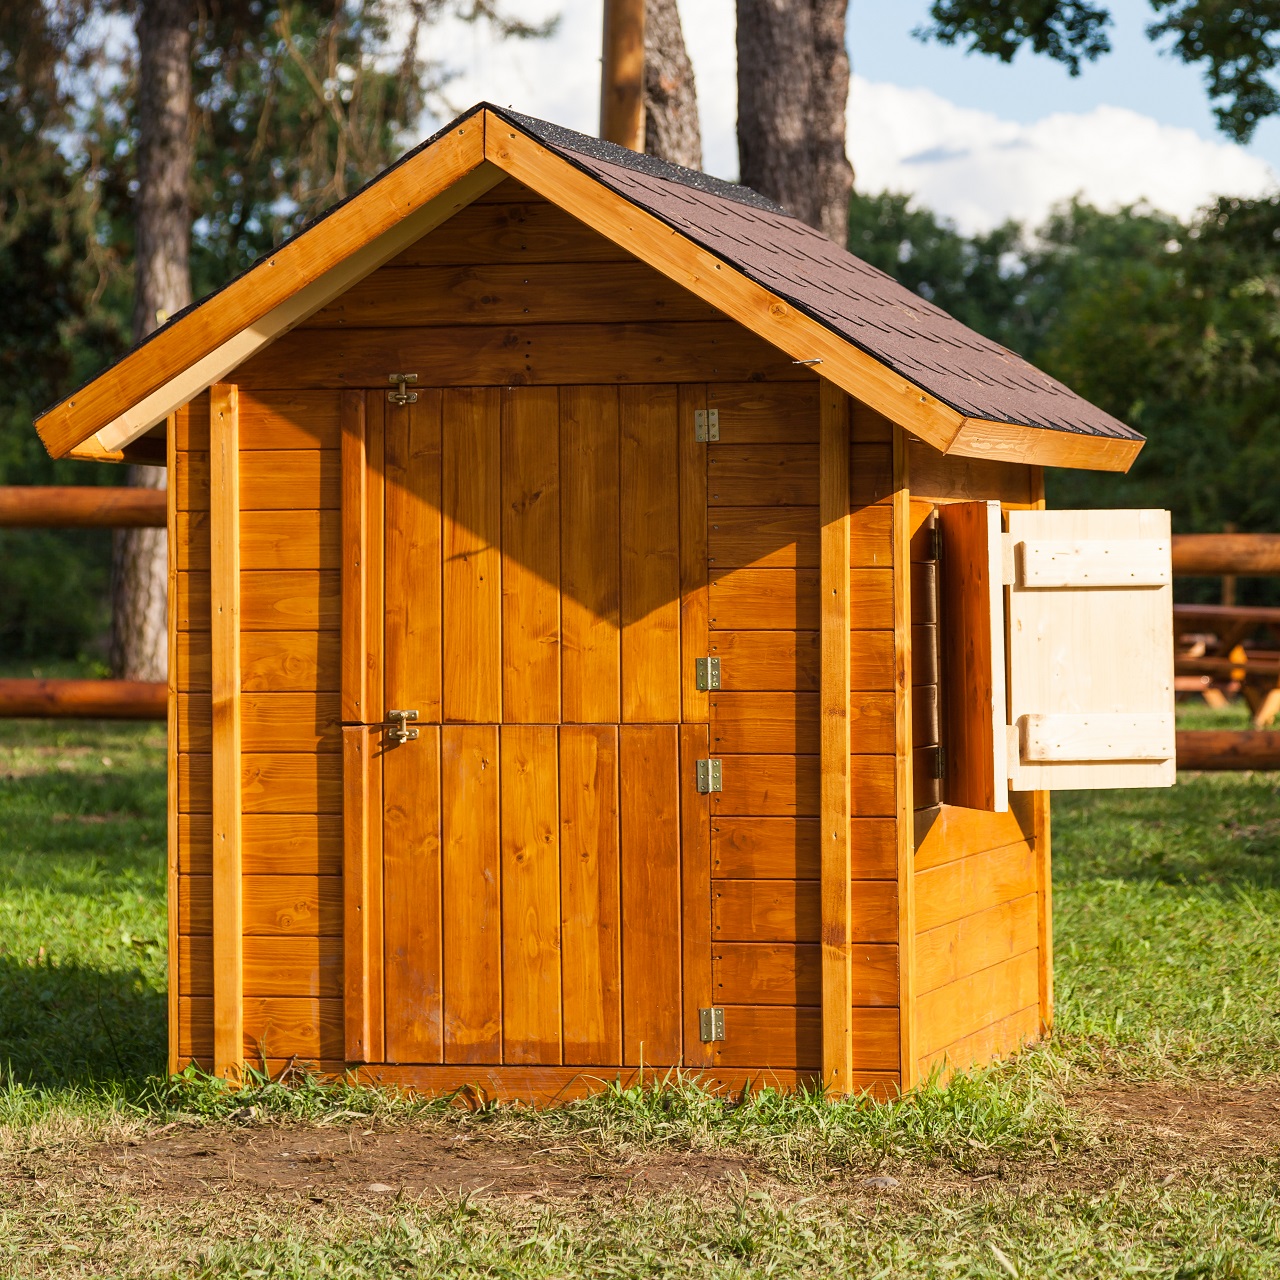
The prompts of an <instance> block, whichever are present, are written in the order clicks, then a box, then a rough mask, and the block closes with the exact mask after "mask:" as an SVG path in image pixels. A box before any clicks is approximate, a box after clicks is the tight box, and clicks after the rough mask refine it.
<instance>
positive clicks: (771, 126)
mask: <svg viewBox="0 0 1280 1280" xmlns="http://www.w3.org/2000/svg"><path fill="white" fill-rule="evenodd" d="M737 6H738V158H739V165H740V168H741V176H742V181H743V182H744V183H746V185H747V186H749V187H754V188H755V189H756V190H757V191H759V192H761V193H762V194H763V195H766V196H769V197H770V199H773V200H776V201H777V202H778V203H779V204H780V205H782V206H783V207H784V208H786V209H787V210H788V211H789V212H791V213H793V214H794V215H795V216H796V217H797V218H800V219H801V220H802V221H804V222H807V223H808V224H809V225H810V226H811V227H816V228H817V229H818V230H819V231H821V232H823V234H824V235H827V236H829V237H830V238H831V239H832V240H834V241H836V242H837V243H838V244H842V245H843V244H844V243H845V241H846V238H847V236H848V219H849V193H850V191H851V190H852V189H853V167H852V166H851V165H850V163H849V160H848V157H847V156H846V154H845V109H846V106H847V104H848V100H849V57H848V54H847V53H846V51H845V44H844V33H845V18H846V15H847V12H848V0H737Z"/></svg>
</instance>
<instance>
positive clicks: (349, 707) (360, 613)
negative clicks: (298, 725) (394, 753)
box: [340, 391, 372, 724]
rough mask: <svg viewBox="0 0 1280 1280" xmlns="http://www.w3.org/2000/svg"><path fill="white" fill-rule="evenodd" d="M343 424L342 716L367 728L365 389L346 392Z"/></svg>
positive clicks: (342, 409)
mask: <svg viewBox="0 0 1280 1280" xmlns="http://www.w3.org/2000/svg"><path fill="white" fill-rule="evenodd" d="M340 412H341V422H342V718H343V720H344V721H346V722H347V723H355V724H363V723H366V722H368V721H369V720H371V719H372V717H371V716H370V715H369V714H368V711H367V708H366V705H365V703H366V692H367V680H368V659H369V634H368V605H367V599H366V597H367V592H368V579H369V565H368V562H367V561H368V533H369V529H368V517H369V512H368V501H367V487H368V480H369V466H368V447H367V446H368V422H367V419H366V416H365V397H364V392H363V391H344V392H343V393H342V404H341V411H340Z"/></svg>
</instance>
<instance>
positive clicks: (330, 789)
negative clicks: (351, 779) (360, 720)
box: [178, 752, 342, 814]
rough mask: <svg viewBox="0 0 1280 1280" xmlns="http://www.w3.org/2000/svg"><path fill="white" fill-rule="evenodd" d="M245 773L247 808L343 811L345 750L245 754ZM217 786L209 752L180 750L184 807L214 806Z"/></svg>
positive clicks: (195, 810) (180, 796) (193, 809)
mask: <svg viewBox="0 0 1280 1280" xmlns="http://www.w3.org/2000/svg"><path fill="white" fill-rule="evenodd" d="M240 777H241V788H242V793H241V797H242V802H243V807H244V812H245V813H246V814H249V813H299V814H321V813H341V812H342V757H341V756H334V755H302V754H298V755H287V754H284V753H276V754H267V755H245V756H243V757H242V760H241V769H240ZM212 787H213V783H212V769H211V761H210V757H209V755H208V754H206V753H187V752H183V753H181V754H179V756H178V811H179V813H210V812H212V801H213V791H212Z"/></svg>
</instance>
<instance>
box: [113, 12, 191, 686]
mask: <svg viewBox="0 0 1280 1280" xmlns="http://www.w3.org/2000/svg"><path fill="white" fill-rule="evenodd" d="M194 19H195V12H194V5H193V4H192V2H191V0H142V3H141V5H140V6H139V9H138V18H137V36H138V105H137V125H138V153H137V155H138V194H137V198H136V203H135V254H136V262H135V276H136V294H135V299H134V308H133V333H134V338H135V339H142V338H144V337H146V335H147V334H149V333H150V332H152V330H154V329H156V328H158V327H159V326H160V325H162V324H163V323H164V322H165V320H167V319H168V318H169V316H171V315H173V314H174V313H175V312H177V311H181V310H182V308H183V307H185V306H187V305H188V304H189V303H190V301H191V265H190V259H191V213H190V207H189V203H190V181H191V157H192V151H193V139H192V136H191V43H192V24H193V22H194ZM165 482H166V476H165V471H164V469H163V468H161V467H140V466H133V467H130V468H129V474H128V483H129V484H131V485H136V486H138V487H139V488H146V489H163V488H164V487H165ZM112 552H113V554H112V574H111V579H112V581H111V596H112V608H111V615H112V616H111V667H112V670H113V671H114V672H115V674H116V676H117V677H119V678H121V679H127V680H163V679H164V678H165V675H166V672H167V668H168V638H167V631H166V625H165V623H166V617H165V606H166V597H167V593H168V578H169V574H168V551H167V544H166V533H165V531H164V530H163V529H129V530H117V531H116V534H115V538H114V543H113V548H112Z"/></svg>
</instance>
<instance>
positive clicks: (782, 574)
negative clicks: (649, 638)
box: [708, 569, 848, 643]
mask: <svg viewBox="0 0 1280 1280" xmlns="http://www.w3.org/2000/svg"><path fill="white" fill-rule="evenodd" d="M845 572H846V573H847V570H846V571H845ZM818 595H819V591H818V573H817V571H816V570H813V569H719V570H716V571H715V572H714V573H712V575H711V583H710V618H709V620H708V621H709V623H710V626H711V628H712V630H715V631H795V630H803V631H812V630H816V629H817V627H818ZM845 632H846V633H847V632H848V628H847V627H846V628H845ZM845 643H847V642H845Z"/></svg>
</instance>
